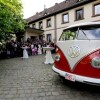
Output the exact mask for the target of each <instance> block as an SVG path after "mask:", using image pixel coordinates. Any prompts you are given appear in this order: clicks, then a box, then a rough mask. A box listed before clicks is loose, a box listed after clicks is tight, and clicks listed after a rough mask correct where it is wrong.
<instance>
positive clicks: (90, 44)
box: [52, 22, 100, 85]
mask: <svg viewBox="0 0 100 100" xmlns="http://www.w3.org/2000/svg"><path fill="white" fill-rule="evenodd" d="M56 47H57V48H56V54H55V62H54V65H53V67H52V69H53V71H55V72H56V73H58V74H59V75H61V76H63V77H64V78H65V79H67V80H70V81H74V82H75V81H78V82H83V83H88V84H94V85H100V22H86V23H81V24H76V25H72V26H70V27H67V28H66V29H65V30H64V31H63V32H62V34H61V36H60V39H59V41H57V44H56Z"/></svg>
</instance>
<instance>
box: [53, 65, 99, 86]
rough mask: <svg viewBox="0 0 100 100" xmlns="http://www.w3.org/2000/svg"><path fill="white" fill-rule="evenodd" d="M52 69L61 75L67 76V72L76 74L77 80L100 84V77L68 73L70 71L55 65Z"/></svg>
mask: <svg viewBox="0 0 100 100" xmlns="http://www.w3.org/2000/svg"><path fill="white" fill-rule="evenodd" d="M52 69H53V71H54V72H56V73H58V74H59V75H60V76H63V77H65V75H66V74H71V75H73V76H74V78H75V81H78V82H82V83H87V84H91V85H99V86H100V79H98V78H90V77H85V76H80V75H76V74H72V73H68V72H65V71H62V70H59V69H57V68H56V67H55V66H53V67H52Z"/></svg>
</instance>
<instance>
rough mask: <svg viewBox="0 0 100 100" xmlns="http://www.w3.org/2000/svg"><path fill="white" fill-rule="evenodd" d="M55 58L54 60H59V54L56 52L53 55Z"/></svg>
mask: <svg viewBox="0 0 100 100" xmlns="http://www.w3.org/2000/svg"><path fill="white" fill-rule="evenodd" d="M55 60H56V61H59V60H60V54H58V53H57V54H56V55H55Z"/></svg>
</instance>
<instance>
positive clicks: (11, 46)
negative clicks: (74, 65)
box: [0, 38, 55, 58]
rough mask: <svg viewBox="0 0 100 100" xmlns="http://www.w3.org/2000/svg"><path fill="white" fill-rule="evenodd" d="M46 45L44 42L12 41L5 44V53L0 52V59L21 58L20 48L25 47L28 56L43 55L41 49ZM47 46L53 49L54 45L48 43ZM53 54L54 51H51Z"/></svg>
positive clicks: (29, 40) (21, 50)
mask: <svg viewBox="0 0 100 100" xmlns="http://www.w3.org/2000/svg"><path fill="white" fill-rule="evenodd" d="M47 44H48V42H46V41H32V40H31V39H29V38H28V39H27V41H25V42H17V41H14V40H10V41H7V42H6V46H5V47H6V50H5V53H3V54H2V52H0V57H2V56H4V55H5V56H6V57H7V58H13V57H22V56H23V49H22V47H25V46H27V47H28V49H27V52H28V55H29V56H33V55H39V54H43V53H45V51H44V50H43V47H46V46H47ZM49 45H50V46H51V47H54V48H55V45H54V43H53V42H50V43H49ZM54 52H55V49H54V50H52V53H54Z"/></svg>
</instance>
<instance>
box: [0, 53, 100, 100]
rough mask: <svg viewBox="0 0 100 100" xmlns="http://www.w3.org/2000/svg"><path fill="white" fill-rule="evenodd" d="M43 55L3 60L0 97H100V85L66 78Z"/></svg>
mask: <svg viewBox="0 0 100 100" xmlns="http://www.w3.org/2000/svg"><path fill="white" fill-rule="evenodd" d="M44 59H45V58H44V55H40V56H32V57H30V58H29V59H24V60H23V59H21V58H13V59H6V60H1V61H0V100H100V88H99V87H97V86H90V85H86V84H82V83H73V82H69V81H63V80H62V78H61V77H59V76H58V75H57V74H56V73H54V72H53V71H52V69H51V67H52V65H45V64H44V63H43V61H44Z"/></svg>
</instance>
